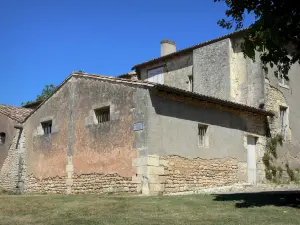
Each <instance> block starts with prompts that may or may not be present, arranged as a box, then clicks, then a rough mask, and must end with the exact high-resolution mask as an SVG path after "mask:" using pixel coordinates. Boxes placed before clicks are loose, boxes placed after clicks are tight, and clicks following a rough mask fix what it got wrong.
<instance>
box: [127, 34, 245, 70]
mask: <svg viewBox="0 0 300 225" xmlns="http://www.w3.org/2000/svg"><path fill="white" fill-rule="evenodd" d="M247 30H248V29H247V28H246V29H242V30H239V31H236V32H232V33H230V34H226V35H224V36H221V37H218V38H215V39H212V40H209V41H205V42H202V43H200V44H196V45H193V46H191V47H188V48H184V49H181V50H179V51H176V52H174V53H171V54H168V55H165V56H161V57H158V58H154V59H151V60H149V61H147V62H143V63H140V64H137V65H135V66H133V67H132V70H134V69H136V68H138V67H142V66H145V65H148V64H153V63H157V62H160V61H163V60H165V59H169V58H172V57H173V56H178V55H180V54H184V53H187V52H190V51H193V50H194V49H197V48H201V47H203V46H205V45H209V44H213V43H215V42H218V41H221V40H224V39H226V38H229V37H233V36H235V35H238V34H241V33H243V32H245V31H247Z"/></svg>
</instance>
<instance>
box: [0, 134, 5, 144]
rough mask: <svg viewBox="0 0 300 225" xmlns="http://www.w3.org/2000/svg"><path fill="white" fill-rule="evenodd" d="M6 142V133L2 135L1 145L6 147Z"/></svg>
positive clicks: (0, 137)
mask: <svg viewBox="0 0 300 225" xmlns="http://www.w3.org/2000/svg"><path fill="white" fill-rule="evenodd" d="M5 140H6V134H5V133H4V132H1V133H0V145H4V144H5Z"/></svg>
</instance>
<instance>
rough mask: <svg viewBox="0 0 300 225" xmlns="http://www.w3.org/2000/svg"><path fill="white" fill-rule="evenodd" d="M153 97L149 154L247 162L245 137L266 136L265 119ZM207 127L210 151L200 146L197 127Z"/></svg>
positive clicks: (198, 104)
mask: <svg viewBox="0 0 300 225" xmlns="http://www.w3.org/2000/svg"><path fill="white" fill-rule="evenodd" d="M187 102H188V101H187V99H182V100H181V99H180V97H176V96H173V97H170V96H169V95H168V96H162V97H161V96H156V95H152V96H151V104H152V109H150V110H151V111H150V112H149V154H158V155H160V156H165V155H173V154H174V155H181V156H183V157H188V158H196V157H202V158H207V159H211V158H223V157H233V158H237V159H238V160H240V161H245V160H246V151H245V149H244V145H243V143H244V141H243V138H244V134H245V132H247V133H252V134H256V135H259V136H263V135H264V134H265V122H264V118H263V117H260V116H254V115H252V114H250V113H245V112H239V111H235V110H229V109H227V110H226V109H224V107H223V109H222V107H219V109H218V106H214V105H212V104H209V103H206V102H195V101H194V102H193V101H191V103H190V104H188V103H187ZM199 123H202V124H208V125H209V128H208V129H209V130H208V135H209V148H201V147H198V124H199Z"/></svg>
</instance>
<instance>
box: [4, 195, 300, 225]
mask: <svg viewBox="0 0 300 225" xmlns="http://www.w3.org/2000/svg"><path fill="white" fill-rule="evenodd" d="M0 224H1V225H2V224H3V225H6V224H7V225H8V224H10V225H11V224H13V225H21V224H22V225H26V224H40V225H48V224H52V225H63V224H66V225H68V224H84V225H90V224H120V225H121V224H122V225H123V224H143V225H148V224H172V225H175V224H214V225H218V224H222V225H224V224H243V225H245V224H251V225H253V224H254V225H261V224H282V225H288V224H300V194H299V193H285V194H282V193H280V194H275V193H273V194H232V195H215V196H214V195H188V196H161V197H113V196H112V197H110V196H99V195H80V196H58V195H56V196H53V195H52V196H50V195H45V196H18V195H17V196H14V195H2V196H0Z"/></svg>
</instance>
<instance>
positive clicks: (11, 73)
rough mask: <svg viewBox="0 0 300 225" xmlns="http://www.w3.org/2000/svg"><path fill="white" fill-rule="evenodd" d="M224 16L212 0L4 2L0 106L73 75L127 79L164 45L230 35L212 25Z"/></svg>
mask: <svg viewBox="0 0 300 225" xmlns="http://www.w3.org/2000/svg"><path fill="white" fill-rule="evenodd" d="M225 10H226V7H225V5H224V4H222V3H214V2H213V0H200V1H199V0H195V1H192V0H191V1H189V0H186V1H176V0H173V1H169V0H165V1H161V0H160V1H159V0H151V1H142V0H139V1H138V0H128V1H123V0H119V1H115V0H110V1H101V0H72V1H71V0H43V1H41V0H26V1H24V0H1V1H0V28H1V35H0V52H1V54H0V68H1V88H0V103H5V104H12V105H20V103H21V102H23V101H27V100H34V99H35V97H36V95H37V94H40V92H41V90H42V89H43V87H44V86H45V85H46V84H50V83H53V84H55V85H58V84H59V83H61V82H62V81H63V80H64V79H65V78H66V77H67V76H68V75H69V74H70V73H71V72H72V71H75V70H84V71H85V72H88V73H96V74H103V75H119V74H122V73H126V72H128V71H130V70H131V67H132V66H133V65H135V64H138V63H141V62H144V61H147V60H150V59H151V58H155V57H158V56H159V54H160V40H162V39H170V40H173V41H175V42H176V44H177V49H182V48H186V47H189V46H191V45H194V44H197V43H200V42H202V41H206V40H209V39H212V38H215V37H218V36H221V35H224V34H226V33H229V31H227V30H225V29H222V28H220V27H219V26H218V25H217V21H218V19H221V18H223V17H224V12H225ZM249 22H252V20H251V19H248V20H247V23H248V24H249Z"/></svg>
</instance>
